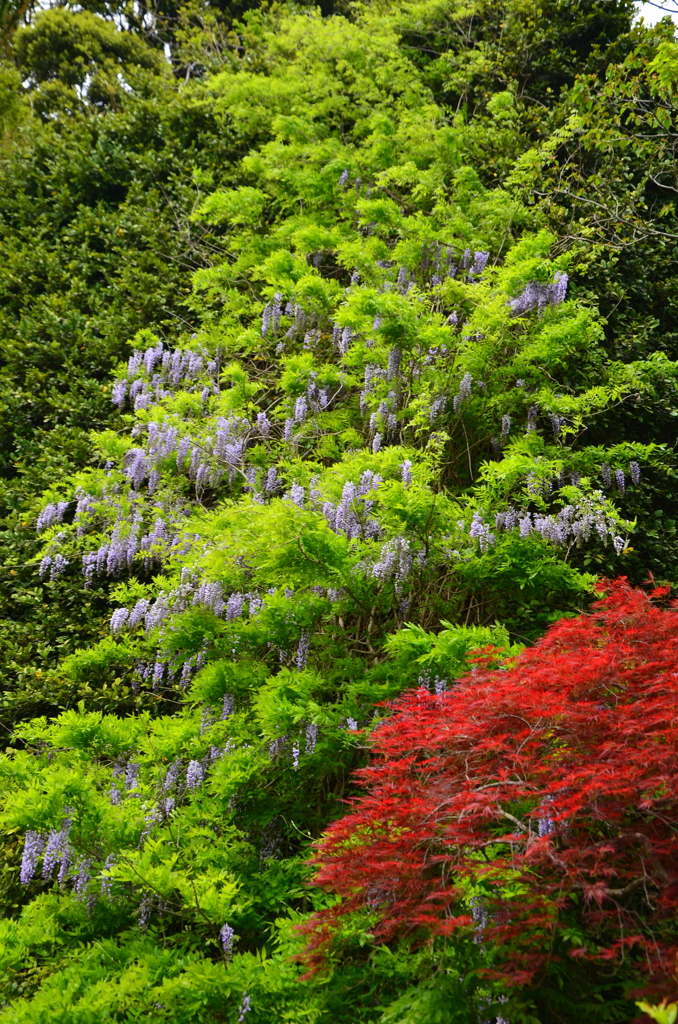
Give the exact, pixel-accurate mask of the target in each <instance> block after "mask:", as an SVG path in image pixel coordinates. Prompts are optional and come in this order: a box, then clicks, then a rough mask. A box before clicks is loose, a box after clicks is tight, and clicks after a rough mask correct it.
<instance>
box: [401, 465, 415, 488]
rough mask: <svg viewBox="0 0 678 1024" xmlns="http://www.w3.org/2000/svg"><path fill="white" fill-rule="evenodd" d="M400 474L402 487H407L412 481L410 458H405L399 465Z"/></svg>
mask: <svg viewBox="0 0 678 1024" xmlns="http://www.w3.org/2000/svg"><path fill="white" fill-rule="evenodd" d="M400 471H401V474H402V481H403V486H404V487H409V486H410V484H411V483H412V462H411V461H410V459H405V461H404V462H403V464H402V466H401V467H400Z"/></svg>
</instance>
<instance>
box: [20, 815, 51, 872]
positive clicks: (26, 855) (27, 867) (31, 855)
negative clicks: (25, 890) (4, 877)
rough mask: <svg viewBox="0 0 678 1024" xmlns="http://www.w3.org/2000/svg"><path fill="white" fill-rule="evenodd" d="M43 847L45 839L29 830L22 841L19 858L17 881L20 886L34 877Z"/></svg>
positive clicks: (38, 833)
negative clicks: (19, 866) (22, 848)
mask: <svg viewBox="0 0 678 1024" xmlns="http://www.w3.org/2000/svg"><path fill="white" fill-rule="evenodd" d="M44 846H45V838H44V836H43V835H41V834H40V832H36V831H35V830H34V829H29V830H28V832H26V837H25V839H24V850H23V854H22V857H21V871H20V874H19V879H20V881H21V884H22V885H28V884H29V882H30V881H31V880H32V879H33V876H34V875H35V869H36V867H37V863H38V857H39V856H40V854H41V853H42V851H43V849H44Z"/></svg>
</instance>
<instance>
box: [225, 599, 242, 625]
mask: <svg viewBox="0 0 678 1024" xmlns="http://www.w3.org/2000/svg"><path fill="white" fill-rule="evenodd" d="M244 607H245V597H244V595H243V594H240V593H238V592H237V591H236V592H235V593H234V594H231V595H230V597H229V599H228V601H227V602H226V619H227V620H228V621H229V622H233V621H234V620H235V619H239V618H240V616H241V615H242V613H243V609H244Z"/></svg>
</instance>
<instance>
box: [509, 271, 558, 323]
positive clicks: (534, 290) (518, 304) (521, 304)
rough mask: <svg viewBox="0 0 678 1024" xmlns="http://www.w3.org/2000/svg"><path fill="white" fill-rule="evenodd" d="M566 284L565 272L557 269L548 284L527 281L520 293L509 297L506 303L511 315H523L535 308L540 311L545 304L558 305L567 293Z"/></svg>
mask: <svg viewBox="0 0 678 1024" xmlns="http://www.w3.org/2000/svg"><path fill="white" fill-rule="evenodd" d="M567 284H568V276H567V274H565V273H563V271H561V270H559V271H557V272H556V274H555V275H554V279H553V281H552V282H551V283H550V284H544V283H542V282H541V281H530V282H528V284H527V285H526V286H525V288H524V289H523V291H522V292H521V293H520V295H518V296H517V298H515V299H509V301H508V303H507V305H508V306H510V308H511V312H512V314H513V316H525V315H526V314H527V313H531V312H532V311H533V310H535V309H536V310H537V311H538V312H539V313H541V312H542V310H543V309H544V308H545V307H546V306H558V305H560V303H561V302H563V300H564V299H565V296H566V294H567Z"/></svg>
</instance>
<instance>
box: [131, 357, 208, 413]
mask: <svg viewBox="0 0 678 1024" xmlns="http://www.w3.org/2000/svg"><path fill="white" fill-rule="evenodd" d="M201 378H202V379H203V380H207V381H209V385H208V386H207V392H208V395H210V394H212V393H214V394H218V393H219V388H218V383H217V382H218V379H219V359H218V358H216V359H211V358H209V356H208V354H207V353H206V352H205V351H201V352H195V351H193V350H191V349H187V350H185V351H180V350H179V349H176V350H175V351H174V352H171V351H170V350H169V349H166V348H165V346H164V345H163V343H162V342H161V341H160V342H158V344H157V345H153V346H151V347H150V348H147V349H146V350H145V351H141V350H140V349H135V350H134V352H133V353H132V355H131V356H130V358H129V362H128V364H127V375H126V376H125V377H121V378H120V379H119V380H117V381H116V382H115V383H114V385H113V389H112V394H111V398H112V401H113V402H114V404H115V405H117V406H118V408H120V409H122V408H123V406H124V404H125V402H126V401H129V403H130V404H131V405H132V406H133V408H134V411H135V412H138V411H139V410H140V409H148V408H149V407H150V406H151V405H152V404H153V403H155V402H159V401H161V400H162V399H163V398H167V397H169V396H170V395H172V394H173V393H174V391H175V390H177V389H178V388H179V387H184V388H185V387H186V386H187V385H188V390H189V391H195V390H196V388H197V387H198V386H199V382H200V380H201ZM203 397H204V396H203Z"/></svg>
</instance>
